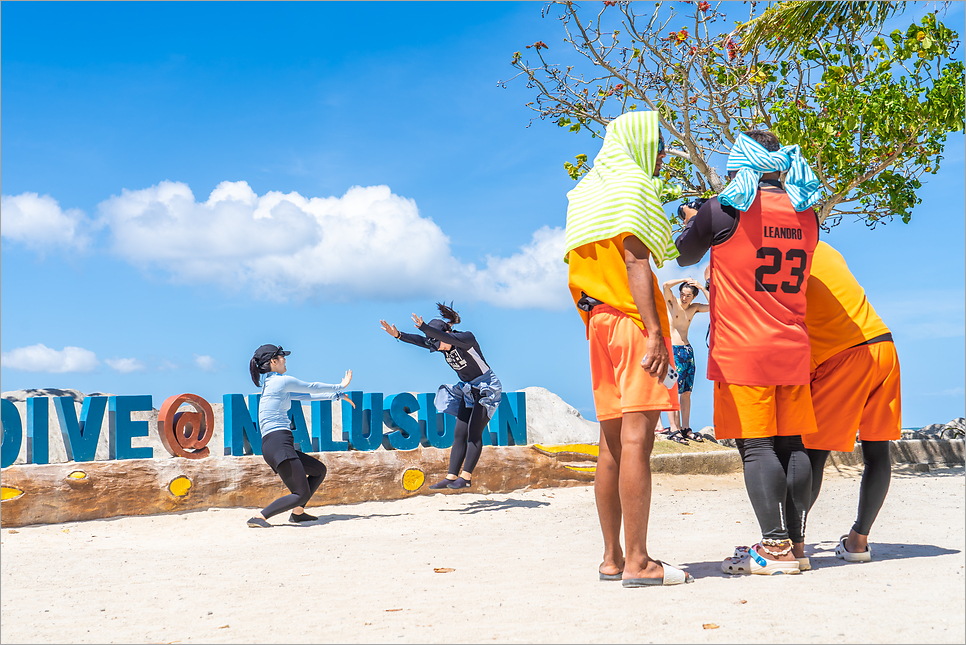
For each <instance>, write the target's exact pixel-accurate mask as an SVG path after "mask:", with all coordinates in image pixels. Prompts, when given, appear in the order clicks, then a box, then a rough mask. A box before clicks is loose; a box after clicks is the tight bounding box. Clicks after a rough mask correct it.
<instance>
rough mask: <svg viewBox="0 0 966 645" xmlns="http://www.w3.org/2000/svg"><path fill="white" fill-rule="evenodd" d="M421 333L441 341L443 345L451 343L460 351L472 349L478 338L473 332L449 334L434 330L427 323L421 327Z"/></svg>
mask: <svg viewBox="0 0 966 645" xmlns="http://www.w3.org/2000/svg"><path fill="white" fill-rule="evenodd" d="M419 331H421V332H423V333H424V334H426V335H427V336H429V337H430V338H433V339H435V340H438V341H440V342H441V343H449V344H450V345H452V346H453V347H459V348H460V349H470V348H471V347H473V345H475V344H476V336H474V335H473V332H471V331H457V332H450V333H447V332H445V331H439V330H438V329H433V328H432V327H430V326H429V325H427V324H426V323H423V324H422V326H420V328H419Z"/></svg>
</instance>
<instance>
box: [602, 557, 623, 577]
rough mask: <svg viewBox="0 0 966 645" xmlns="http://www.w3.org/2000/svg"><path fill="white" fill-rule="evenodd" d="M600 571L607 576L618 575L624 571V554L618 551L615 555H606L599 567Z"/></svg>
mask: <svg viewBox="0 0 966 645" xmlns="http://www.w3.org/2000/svg"><path fill="white" fill-rule="evenodd" d="M597 571H598V572H599V573H603V574H604V575H607V576H616V575H617V574H619V573H622V572H623V571H624V554H623V553H618V554H616V555H615V556H613V557H610V558H608V557H607V556H606V555H605V556H604V561H603V562H601V563H600V566H599V567H597Z"/></svg>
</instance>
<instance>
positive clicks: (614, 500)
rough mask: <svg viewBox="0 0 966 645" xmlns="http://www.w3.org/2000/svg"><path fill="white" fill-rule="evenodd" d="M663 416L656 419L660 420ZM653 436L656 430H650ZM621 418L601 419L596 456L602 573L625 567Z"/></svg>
mask: <svg viewBox="0 0 966 645" xmlns="http://www.w3.org/2000/svg"><path fill="white" fill-rule="evenodd" d="M660 420H661V416H660V415H658V418H657V421H658V423H660ZM651 436H652V437H653V436H654V433H651ZM620 437H621V420H620V419H609V420H607V421H601V422H600V455H599V456H598V457H597V473H596V474H595V475H594V497H595V498H596V499H597V517H598V519H599V520H600V532H601V533H602V534H603V536H604V561H603V562H602V563H601V565H600V572H601V573H608V574H615V573H620V572H621V571H623V570H624V552H623V550H622V549H621V539H620V538H621V497H620V488H619V480H620V463H621V440H620Z"/></svg>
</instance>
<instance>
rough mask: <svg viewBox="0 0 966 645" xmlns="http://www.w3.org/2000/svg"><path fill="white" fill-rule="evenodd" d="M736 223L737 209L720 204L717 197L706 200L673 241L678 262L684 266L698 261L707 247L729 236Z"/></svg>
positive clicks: (706, 250) (719, 242)
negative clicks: (677, 254) (676, 250)
mask: <svg viewBox="0 0 966 645" xmlns="http://www.w3.org/2000/svg"><path fill="white" fill-rule="evenodd" d="M737 224H738V211H736V210H735V209H734V208H733V207H731V206H724V205H722V204H721V203H720V202H718V198H717V197H712V198H711V199H709V200H708V201H706V202H705V203H704V204H703V205H702V206H701V208H700V209H698V212H697V213H696V214H695V216H694V217H692V218H691V221H690V222H688V223H687V225H685V227H684V230H683V231H682V232H681V234H680V235H679V236H678V239H677V240H675V242H674V244H675V246H677V249H678V253H680V255H679V256H678V264H679V265H680V266H683V267H686V266H691V265H692V264H697V263H698V262H700V261H701V258H703V257H704V254H705V253H707V252H708V249H710V248H711V247H712V246H714V245H715V244H721V243H722V242H724V241H725V240H727V239H728V238H729V237H731V234H732V233H733V232H734V229H735V226H736V225H737Z"/></svg>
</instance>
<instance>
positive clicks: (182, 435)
mask: <svg viewBox="0 0 966 645" xmlns="http://www.w3.org/2000/svg"><path fill="white" fill-rule="evenodd" d="M185 404H187V405H190V406H191V407H192V408H193V410H185V411H180V410H179V409H180V408H181V406H182V405H185ZM214 432H215V413H214V412H213V411H212V409H211V404H209V403H208V402H207V401H205V400H204V399H203V398H201V397H200V396H198V395H197V394H181V395H176V396H169V397H168V398H167V399H165V401H164V403H163V404H162V405H161V410H160V411H159V412H158V436H159V437H161V443H162V444H164V447H165V448H166V449H167V451H168V452H170V453H171V454H172V455H174V456H175V457H184V458H185V459H204V458H205V457H207V456H208V454H209V453H210V451H209V449H208V442H209V441H211V437H212V435H213V434H214Z"/></svg>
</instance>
